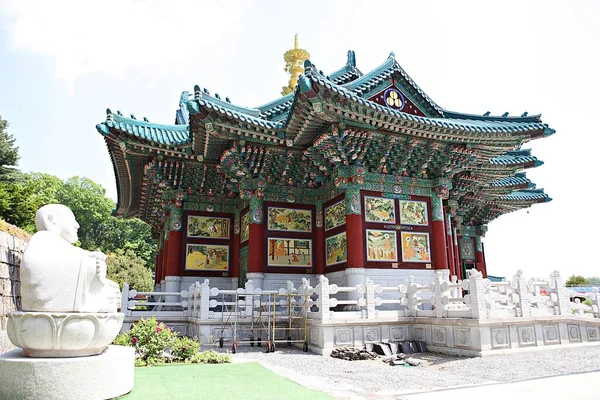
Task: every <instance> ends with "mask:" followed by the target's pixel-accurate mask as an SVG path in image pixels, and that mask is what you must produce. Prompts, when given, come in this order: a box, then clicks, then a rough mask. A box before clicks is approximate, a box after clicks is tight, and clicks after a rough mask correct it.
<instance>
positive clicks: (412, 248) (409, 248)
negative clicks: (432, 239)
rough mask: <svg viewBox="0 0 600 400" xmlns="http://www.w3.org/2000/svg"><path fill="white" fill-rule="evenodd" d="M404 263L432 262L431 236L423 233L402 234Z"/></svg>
mask: <svg viewBox="0 0 600 400" xmlns="http://www.w3.org/2000/svg"><path fill="white" fill-rule="evenodd" d="M400 234H401V240H402V261H405V262H431V250H430V247H429V234H428V233H423V232H400Z"/></svg>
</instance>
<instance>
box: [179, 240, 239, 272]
mask: <svg viewBox="0 0 600 400" xmlns="http://www.w3.org/2000/svg"><path fill="white" fill-rule="evenodd" d="M185 254H186V256H185V269H186V270H188V271H190V270H191V271H227V270H228V269H229V246H221V245H213V244H191V243H188V245H187V249H186V252H185Z"/></svg>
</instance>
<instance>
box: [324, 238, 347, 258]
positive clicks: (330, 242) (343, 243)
mask: <svg viewBox="0 0 600 400" xmlns="http://www.w3.org/2000/svg"><path fill="white" fill-rule="evenodd" d="M347 247H348V242H347V240H346V232H342V233H338V234H337V235H334V236H331V237H328V238H327V239H325V254H326V259H325V265H327V266H331V265H336V264H341V263H345V262H346V261H347V251H346V250H347Z"/></svg>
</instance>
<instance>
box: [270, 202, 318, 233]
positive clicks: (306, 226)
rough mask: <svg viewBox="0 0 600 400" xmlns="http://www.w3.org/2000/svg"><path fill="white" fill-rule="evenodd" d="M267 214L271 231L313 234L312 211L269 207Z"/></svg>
mask: <svg viewBox="0 0 600 400" xmlns="http://www.w3.org/2000/svg"><path fill="white" fill-rule="evenodd" d="M267 214H268V215H267V217H268V224H267V225H268V226H267V229H268V230H270V231H286V232H312V212H311V210H301V209H295V208H281V207H269V210H268V213H267Z"/></svg>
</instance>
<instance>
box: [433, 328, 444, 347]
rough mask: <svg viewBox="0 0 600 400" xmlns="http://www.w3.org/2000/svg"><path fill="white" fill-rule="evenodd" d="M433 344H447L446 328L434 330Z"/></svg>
mask: <svg viewBox="0 0 600 400" xmlns="http://www.w3.org/2000/svg"><path fill="white" fill-rule="evenodd" d="M433 342H434V343H436V344H446V328H434V329H433Z"/></svg>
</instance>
